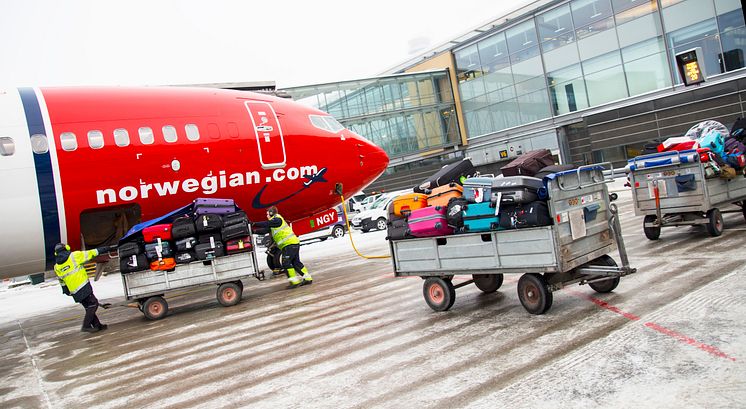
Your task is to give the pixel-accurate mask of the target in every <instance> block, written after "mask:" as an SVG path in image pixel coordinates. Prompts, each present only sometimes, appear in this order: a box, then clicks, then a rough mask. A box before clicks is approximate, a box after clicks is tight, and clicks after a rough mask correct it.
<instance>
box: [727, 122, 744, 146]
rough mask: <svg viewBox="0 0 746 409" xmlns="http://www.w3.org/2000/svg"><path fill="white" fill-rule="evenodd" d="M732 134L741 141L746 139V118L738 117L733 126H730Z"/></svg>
mask: <svg viewBox="0 0 746 409" xmlns="http://www.w3.org/2000/svg"><path fill="white" fill-rule="evenodd" d="M730 135H731V136H733V137H735V138H736V139H738V140H739V141H743V140H744V139H746V138H745V137H746V118H741V117H738V118H736V121H735V122H733V126H731V128H730Z"/></svg>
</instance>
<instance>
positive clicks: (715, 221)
mask: <svg viewBox="0 0 746 409" xmlns="http://www.w3.org/2000/svg"><path fill="white" fill-rule="evenodd" d="M707 219H709V221H708V223H707V232H708V233H710V236H712V237H717V236H719V235H721V234H723V215H722V214H720V210H718V209H717V208H712V209H710V210H708V211H707Z"/></svg>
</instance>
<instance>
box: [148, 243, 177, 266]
mask: <svg viewBox="0 0 746 409" xmlns="http://www.w3.org/2000/svg"><path fill="white" fill-rule="evenodd" d="M173 254H174V253H173V251H172V250H171V244H170V243H169V242H167V241H162V242H160V243H148V244H146V245H145V257H147V258H148V261H153V260H157V259H160V258H167V257H173Z"/></svg>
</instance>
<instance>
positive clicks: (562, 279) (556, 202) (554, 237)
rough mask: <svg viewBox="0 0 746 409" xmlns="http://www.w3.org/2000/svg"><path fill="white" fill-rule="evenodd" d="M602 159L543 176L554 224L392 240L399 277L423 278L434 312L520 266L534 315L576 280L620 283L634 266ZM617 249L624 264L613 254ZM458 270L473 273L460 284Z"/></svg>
mask: <svg viewBox="0 0 746 409" xmlns="http://www.w3.org/2000/svg"><path fill="white" fill-rule="evenodd" d="M606 182H607V180H605V178H604V174H603V166H602V165H591V166H584V167H581V168H579V169H576V170H571V171H565V172H560V173H556V174H554V175H552V176H549V177H547V178H546V179H545V185H546V192H545V193H547V194H548V196H549V198H548V200H547V203H548V205H549V212H550V216H551V217H552V219H553V220H554V224H553V225H551V226H543V227H532V228H523V229H517V230H501V231H490V232H484V233H467V234H456V235H451V236H442V237H429V238H417V239H405V240H397V241H390V244H389V246H390V250H391V255H392V259H393V265H394V275H395V276H396V277H404V276H420V277H422V278H423V279H425V282H424V286H423V295H424V297H425V301H426V302H427V304H428V305H429V306H430V307H431V308H432V309H433V310H435V311H446V310H448V309H450V308H451V306H452V305H453V303H454V300H455V298H456V293H455V290H456V289H457V288H460V287H463V286H466V285H468V284H471V283H474V284H475V285H476V286H477V288H479V289H480V290H481V291H483V292H488V293H489V292H494V291H497V289H499V288H500V286H501V285H502V282H503V274H509V273H522V274H523V275H522V276H521V277H520V279H519V281H518V297H519V299H520V301H521V304H523V306H524V308H525V309H526V310H527V311H528V312H529V313H531V314H543V313H545V312H547V311H548V310H549V309H550V307H551V306H552V301H553V297H552V292H553V291H556V290H559V289H561V288H563V287H565V286H567V285H570V284H576V283H579V284H589V285H590V286H591V288H593V289H594V290H595V291H598V292H602V293H606V292H610V291H612V290H614V288H616V286H617V285H618V284H619V281H620V277H622V276H625V275H628V274H632V273H634V272H636V269H634V268H630V267H629V262H628V259H627V254H626V251H625V248H624V242H623V240H622V234H621V227H620V224H619V219H618V214H617V208H616V205H614V204H613V203H611V199H610V197H609V193H608V188H607V186H606ZM614 250H618V252H619V257H620V259H621V262H622V266H621V267H620V266H617V263H616V262H615V261H614V259H612V258H611V257H610V256H609V253H612V252H613V251H614ZM456 275H471V277H472V278H471V279H469V280H467V281H465V282H463V283H459V284H456V285H454V284H453V283H452V278H453V277H454V276H456Z"/></svg>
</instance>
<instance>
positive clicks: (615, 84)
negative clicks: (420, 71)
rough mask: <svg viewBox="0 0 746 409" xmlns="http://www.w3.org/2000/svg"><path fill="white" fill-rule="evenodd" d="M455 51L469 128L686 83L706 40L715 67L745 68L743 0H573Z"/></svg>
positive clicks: (491, 129) (496, 127) (474, 133)
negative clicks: (683, 62) (690, 62)
mask: <svg viewBox="0 0 746 409" xmlns="http://www.w3.org/2000/svg"><path fill="white" fill-rule="evenodd" d="M558 3H559V4H558V5H557V6H556V7H553V8H551V9H549V10H543V11H541V12H536V13H535V14H534V15H533V16H531V17H530V18H528V19H526V20H524V21H522V22H519V23H518V24H516V25H513V26H511V27H508V28H507V29H505V30H502V31H499V32H496V33H494V34H492V35H489V36H488V37H485V38H483V39H481V40H480V41H479V42H477V43H474V44H471V45H469V46H467V47H465V48H461V49H458V50H456V51H455V52H454V55H455V61H456V70H457V75H458V82H459V91H460V95H461V100H462V107H463V111H464V120H465V126H466V130H467V138H475V137H478V136H482V135H486V134H490V133H495V132H499V131H501V130H503V129H506V128H510V127H514V126H518V125H523V124H527V123H530V122H534V121H538V120H541V119H545V118H550V117H552V116H556V115H562V114H566V113H569V112H575V111H579V110H582V109H585V108H589V107H593V106H598V105H601V104H605V103H608V102H611V101H616V100H620V99H624V98H627V97H632V96H636V95H640V94H643V93H646V92H650V91H655V90H658V89H662V88H666V87H670V86H671V85H672V84H679V83H681V80H680V79H679V78H678V74H677V73H676V70H675V69H674V67H672V66H671V65H670V64H669V61H673V60H674V59H673V56H674V55H675V54H676V53H678V52H681V51H685V50H688V49H691V48H694V47H701V48H702V51H703V54H704V59H705V64H704V65H705V69H706V73H707V75H708V76H713V75H717V74H721V73H724V72H727V71H733V70H737V69H740V68H743V67H744V66H745V65H746V64H745V63H744V51H745V50H746V26H745V25H744V15H743V9H742V6H741V2H740V0H572V1H569V2H564V3H561V2H558Z"/></svg>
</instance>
